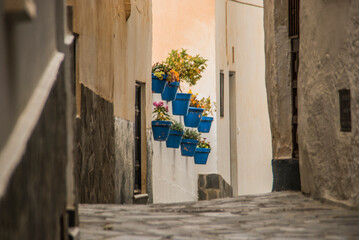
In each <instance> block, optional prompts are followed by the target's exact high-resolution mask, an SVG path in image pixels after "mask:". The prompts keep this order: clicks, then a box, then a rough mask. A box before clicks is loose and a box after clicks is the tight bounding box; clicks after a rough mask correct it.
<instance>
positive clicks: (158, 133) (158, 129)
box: [152, 121, 172, 141]
mask: <svg viewBox="0 0 359 240" xmlns="http://www.w3.org/2000/svg"><path fill="white" fill-rule="evenodd" d="M171 125H172V122H170V121H152V132H153V138H154V140H155V141H166V140H167V137H168V134H169V133H170V127H171Z"/></svg>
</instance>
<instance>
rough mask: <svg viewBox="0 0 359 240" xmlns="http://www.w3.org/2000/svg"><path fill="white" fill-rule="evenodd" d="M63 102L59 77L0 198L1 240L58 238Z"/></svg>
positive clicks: (62, 210)
mask: <svg viewBox="0 0 359 240" xmlns="http://www.w3.org/2000/svg"><path fill="white" fill-rule="evenodd" d="M64 102H65V87H64V80H63V75H62V74H60V75H59V77H58V79H57V83H56V84H55V85H54V86H53V87H52V90H51V93H50V95H49V97H48V99H47V102H46V105H45V107H44V110H43V112H42V114H41V116H40V119H39V121H38V122H37V124H36V127H35V129H34V131H33V133H32V135H31V138H30V139H29V141H28V143H27V145H26V151H25V153H24V155H23V156H22V158H21V161H20V164H19V165H18V166H17V167H16V169H15V171H14V172H13V174H12V176H11V179H10V182H9V184H8V186H7V190H6V193H5V195H4V196H3V197H2V198H1V199H0V212H1V214H0V239H7V240H10V239H14V240H16V239H24V240H30V239H54V240H57V239H60V236H61V234H60V218H61V217H62V216H63V217H65V213H66V209H65V207H66V131H64V129H66V118H65V115H66V111H65V104H64ZM45 226H46V227H45Z"/></svg>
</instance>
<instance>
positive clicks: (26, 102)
mask: <svg viewBox="0 0 359 240" xmlns="http://www.w3.org/2000/svg"><path fill="white" fill-rule="evenodd" d="M3 4H4V1H1V3H0V26H1V27H0V31H1V33H0V35H1V37H0V45H1V46H0V49H1V53H2V54H1V60H0V72H1V73H0V74H1V76H0V78H1V80H0V89H1V93H0V95H1V99H0V102H1V104H0V111H1V117H0V119H1V123H0V124H1V129H0V139H1V140H0V212H1V214H0V239H14V240H15V239H25V240H26V239H61V236H67V232H66V231H67V220H66V219H67V215H66V207H68V205H67V203H68V202H67V193H69V192H68V191H67V190H68V187H69V186H70V185H71V179H70V178H69V179H67V178H68V175H67V173H68V172H71V170H70V169H68V168H67V163H68V157H69V156H70V155H71V154H72V152H71V151H69V149H68V143H69V140H70V138H71V137H72V136H73V135H72V133H69V130H70V129H72V128H73V125H72V124H73V120H74V119H73V114H72V113H71V112H70V111H67V109H66V108H67V106H68V105H67V104H72V97H73V95H72V94H73V92H72V91H71V87H70V85H71V84H72V82H71V80H72V79H71V77H70V72H71V71H72V70H73V62H71V61H70V58H71V56H70V55H69V56H64V54H63V53H60V52H65V50H66V53H69V52H70V51H71V49H72V47H71V44H72V38H69V39H67V41H66V44H65V43H64V32H65V30H64V15H65V14H64V6H65V5H64V1H55V0H51V1H48V0H46V1H45V0H38V1H36V3H35V4H36V11H37V15H36V18H31V17H29V16H27V17H25V18H21V19H18V18H16V16H18V15H17V14H15V15H16V16H15V15H13V14H9V15H6V17H5V12H4V11H3ZM25 12H26V11H20V12H19V14H20V15H23V16H26V13H25ZM5 20H6V21H5ZM3 49H6V51H5V52H3V51H2V50H3ZM3 69H6V72H3V71H2V70H3ZM2 91H4V92H2ZM3 93H5V94H4V95H2V94H3ZM4 129H6V130H5V131H3V130H4ZM75 202H76V200H75V199H72V203H71V207H74V204H75ZM61 224H63V227H62V228H61ZM44 226H46V227H44ZM62 239H63V238H62Z"/></svg>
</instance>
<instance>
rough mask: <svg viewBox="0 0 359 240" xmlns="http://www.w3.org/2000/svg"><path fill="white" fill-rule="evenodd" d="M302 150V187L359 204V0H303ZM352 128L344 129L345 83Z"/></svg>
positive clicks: (300, 83)
mask: <svg viewBox="0 0 359 240" xmlns="http://www.w3.org/2000/svg"><path fill="white" fill-rule="evenodd" d="M300 34H301V36H300V63H299V81H298V84H299V85H298V87H299V88H298V97H299V132H298V133H299V150H300V173H301V183H302V191H304V192H306V193H310V194H312V195H313V196H314V197H321V198H327V199H330V200H335V201H343V202H344V203H347V204H349V205H355V206H359V125H358V121H359V119H358V117H359V112H358V109H357V107H358V104H359V89H358V88H359V2H358V1H324V0H318V1H301V6H300ZM343 88H345V89H350V91H351V122H352V130H351V132H341V131H340V112H339V94H338V90H340V89H343Z"/></svg>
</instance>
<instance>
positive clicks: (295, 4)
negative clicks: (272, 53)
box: [288, 0, 299, 38]
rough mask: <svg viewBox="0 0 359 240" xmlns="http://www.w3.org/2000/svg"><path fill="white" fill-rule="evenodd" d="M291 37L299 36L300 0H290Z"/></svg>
mask: <svg viewBox="0 0 359 240" xmlns="http://www.w3.org/2000/svg"><path fill="white" fill-rule="evenodd" d="M288 1H289V3H288V10H289V16H288V17H289V37H290V38H298V37H299V0H288Z"/></svg>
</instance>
